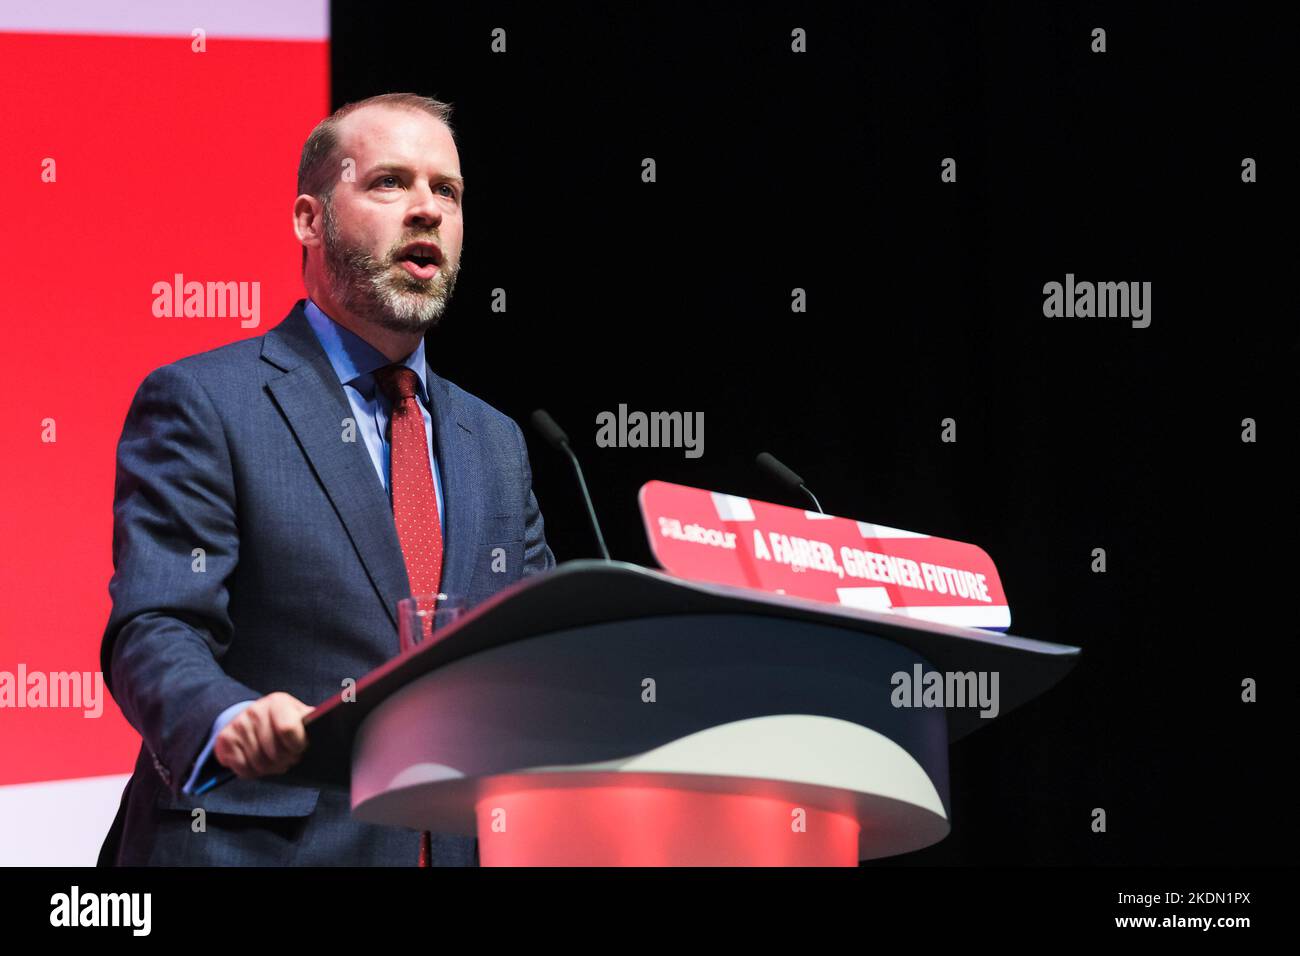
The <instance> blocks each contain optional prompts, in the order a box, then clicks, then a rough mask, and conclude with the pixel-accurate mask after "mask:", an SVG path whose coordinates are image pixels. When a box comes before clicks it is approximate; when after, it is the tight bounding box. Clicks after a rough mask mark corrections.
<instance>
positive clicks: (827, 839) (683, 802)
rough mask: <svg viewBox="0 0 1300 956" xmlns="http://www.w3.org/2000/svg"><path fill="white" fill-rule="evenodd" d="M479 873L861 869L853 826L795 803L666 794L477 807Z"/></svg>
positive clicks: (516, 793) (532, 793)
mask: <svg viewBox="0 0 1300 956" xmlns="http://www.w3.org/2000/svg"><path fill="white" fill-rule="evenodd" d="M475 809H476V811H477V815H478V841H479V862H480V864H481V865H482V866H857V864H858V831H859V826H858V823H857V821H856V820H854V819H853V818H852V817H850V816H846V815H844V814H842V813H831V812H828V811H826V810H820V809H817V808H815V807H808V806H800V805H798V804H794V803H791V802H790V801H789V800H778V799H773V798H771V797H759V796H745V795H738V794H727V793H707V792H700V791H694V790H673V789H668V788H661V787H574V788H541V789H532V790H512V791H508V792H505V793H496V794H493V795H492V796H489V797H485V798H484V799H482V800H480V801H479V802H478V803H477V804H476V807H475Z"/></svg>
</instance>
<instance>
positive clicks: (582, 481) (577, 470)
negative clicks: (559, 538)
mask: <svg viewBox="0 0 1300 956" xmlns="http://www.w3.org/2000/svg"><path fill="white" fill-rule="evenodd" d="M560 447H562V448H563V449H564V452H565V454H567V455H568V456H569V461H570V462H572V463H573V471H574V474H576V475H577V476H578V487H580V488H581V489H582V498H583V500H584V501H585V502H586V503H587V517H588V518H590V519H591V530H592V531H594V532H595V533H596V545H597V546H598V547H599V548H600V553H601V556H602V557H604V559H605V560H606V561H609V560H611V559H610V556H609V548H607V547H605V536H604V535H602V534H601V533H600V523H599V522H597V521H596V509H595V507H594V506H593V505H592V503H591V495H590V494H588V493H587V479H586V478H584V477H583V476H582V466H581V465H579V464H578V456H577V455H575V454H574V453H573V449H572V448H570V447H569V443H568V442H565V443H564V444H563V445H561V446H560Z"/></svg>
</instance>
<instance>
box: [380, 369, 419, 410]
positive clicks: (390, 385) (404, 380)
mask: <svg viewBox="0 0 1300 956" xmlns="http://www.w3.org/2000/svg"><path fill="white" fill-rule="evenodd" d="M419 380H420V377H419V376H418V375H416V374H415V369H413V368H408V367H407V366H405V365H385V366H384V367H383V368H380V369H375V382H376V383H377V384H378V385H379V387H380V388H381V389H382V390H383V392H384V394H385V395H387V396H388V399H389V401H391V402H392V403H393V404H394V405H396V404H397V403H398V402H400V401H402V400H403V399H406V398H411V397H413V396H414V395H415V389H416V386H417V385H418V383H419Z"/></svg>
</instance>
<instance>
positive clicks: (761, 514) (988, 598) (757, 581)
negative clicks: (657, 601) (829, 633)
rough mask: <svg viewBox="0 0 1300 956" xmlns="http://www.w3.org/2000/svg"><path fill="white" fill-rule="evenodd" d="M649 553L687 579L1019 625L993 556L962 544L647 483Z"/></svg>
mask: <svg viewBox="0 0 1300 956" xmlns="http://www.w3.org/2000/svg"><path fill="white" fill-rule="evenodd" d="M637 497H638V500H639V502H640V504H641V515H642V517H643V518H644V519H645V523H646V531H647V533H648V535H649V537H650V549H651V551H653V552H654V556H655V560H657V561H658V562H659V564H660V566H661V567H663V568H664V570H666V571H668V572H669V573H670V574H675V575H677V576H678V577H682V578H689V579H691V580H696V581H712V582H715V583H718V584H732V585H736V586H738V587H748V588H754V589H756V590H759V591H769V592H774V593H776V594H789V595H793V596H796V597H804V598H812V599H813V600H818V601H829V602H831V603H833V604H843V605H846V606H848V607H858V608H867V609H869V610H873V611H892V612H893V613H895V614H901V615H904V616H906V617H912V618H920V619H922V620H927V621H938V622H941V623H944V624H959V625H962V626H965V627H978V628H984V629H986V630H992V631H1005V630H1006V629H1007V628H1008V627H1010V626H1011V608H1010V607H1009V606H1008V605H1007V598H1006V594H1005V593H1003V591H1002V582H1001V580H1000V579H999V578H998V571H997V568H996V567H994V566H993V559H992V558H990V557H989V556H988V554H987V553H986V552H985V551H984V550H983V549H982V548H978V547H976V546H975V545H973V544H966V543H964V542H961V541H950V540H948V539H947V538H935V537H932V536H930V535H926V534H917V533H915V532H912V531H900V530H898V529H897V528H887V527H885V526H883V525H877V524H869V523H868V522H866V521H854V520H852V519H850V518H837V517H835V516H833V515H823V514H820V513H819V512H816V511H804V510H802V509H800V508H788V507H786V506H785V505H777V504H772V503H771V502H770V501H758V500H756V499H754V498H739V497H737V496H735V495H724V494H722V493H721V492H717V491H705V490H704V489H703V488H690V487H687V486H686V485H674V484H669V483H668V482H666V481H648V482H646V483H645V484H644V485H642V486H641V491H640V493H639V494H638V496H637Z"/></svg>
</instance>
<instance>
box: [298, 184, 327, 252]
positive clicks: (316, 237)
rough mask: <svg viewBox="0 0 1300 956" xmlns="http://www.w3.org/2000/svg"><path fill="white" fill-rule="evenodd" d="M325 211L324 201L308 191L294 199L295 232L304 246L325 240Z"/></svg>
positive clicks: (315, 244) (316, 244)
mask: <svg viewBox="0 0 1300 956" xmlns="http://www.w3.org/2000/svg"><path fill="white" fill-rule="evenodd" d="M324 211H325V205H324V203H322V202H321V201H320V200H319V199H317V198H316V197H315V196H311V195H308V194H307V193H303V194H302V195H301V196H299V197H298V198H297V199H295V200H294V201H293V233H294V235H295V236H297V237H298V241H299V242H301V243H302V244H303V247H304V248H307V247H309V246H319V245H320V244H321V243H322V242H324V234H325V216H324Z"/></svg>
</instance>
